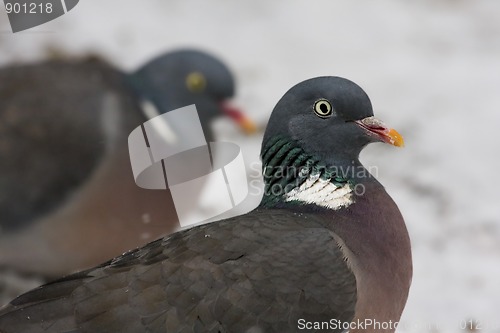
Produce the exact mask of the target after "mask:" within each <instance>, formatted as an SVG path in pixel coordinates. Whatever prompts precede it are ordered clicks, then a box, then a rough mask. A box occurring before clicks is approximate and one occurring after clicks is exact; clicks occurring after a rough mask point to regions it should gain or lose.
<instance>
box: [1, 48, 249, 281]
mask: <svg viewBox="0 0 500 333" xmlns="http://www.w3.org/2000/svg"><path fill="white" fill-rule="evenodd" d="M234 91H235V83H234V79H233V76H232V74H231V73H230V71H229V69H228V68H227V67H226V66H225V65H224V64H223V63H222V62H220V61H219V60H218V59H216V58H214V57H213V56H211V55H209V54H207V53H205V52H201V51H197V50H191V49H185V50H179V51H174V52H170V53H167V54H164V55H161V56H159V57H157V58H155V59H153V60H152V61H150V62H148V63H147V64H146V65H144V66H143V67H141V68H140V69H139V70H137V71H136V72H134V73H132V74H126V73H123V72H121V71H119V70H117V69H115V68H114V67H113V66H111V65H109V64H108V63H106V62H105V61H103V60H100V59H97V58H88V59H84V60H78V61H77V60H73V61H70V60H54V61H46V62H42V63H38V64H33V65H21V66H18V65H14V66H9V67H5V68H3V69H0V161H1V162H0V228H1V232H0V267H1V268H6V267H7V268H13V269H15V270H16V271H20V272H27V273H36V274H40V275H43V276H59V275H64V274H68V273H70V272H72V271H75V270H77V269H82V268H85V267H91V266H93V265H96V264H98V263H99V262H102V261H104V260H106V259H109V258H111V257H113V256H116V255H119V254H121V253H123V252H125V251H127V250H129V249H132V248H135V247H137V246H140V245H143V244H145V243H147V242H148V241H151V240H153V239H156V238H158V237H159V236H161V235H165V234H167V233H169V232H171V231H173V230H175V229H176V228H177V227H178V226H179V225H178V220H177V216H176V212H175V207H174V205H173V202H172V199H171V197H170V195H169V192H168V191H161V190H157V191H152V190H145V189H141V188H139V187H138V186H137V185H136V184H135V183H134V179H133V175H132V171H131V166H130V157H129V152H128V146H127V137H128V135H129V134H130V132H131V131H132V130H133V129H134V128H136V127H137V126H140V125H141V124H142V123H143V122H144V121H146V120H147V119H149V118H151V117H154V116H156V115H158V114H161V113H165V112H168V111H170V110H174V109H176V108H179V107H182V106H186V105H189V104H196V106H197V109H198V114H199V117H200V121H201V124H202V128H203V130H204V133H205V137H206V139H207V141H213V139H214V134H213V131H212V128H211V123H212V121H213V120H214V119H216V118H217V117H220V116H224V115H226V116H229V117H231V118H233V119H234V120H235V121H236V122H237V123H238V124H239V125H241V128H242V129H243V130H244V131H246V132H248V133H250V132H253V131H254V130H255V128H254V126H253V124H252V123H251V121H249V120H248V118H246V117H245V116H244V115H243V114H241V113H239V111H238V110H237V109H235V108H234V107H231V106H229V105H228V104H227V103H226V100H227V99H229V98H231V97H232V96H233V94H234ZM170 130H171V132H172V133H170V134H171V135H176V136H177V138H176V139H177V140H187V139H188V138H189V135H190V133H189V132H186V131H184V132H182V131H179V130H176V128H171V129H170ZM200 190H201V189H200ZM191 199H192V201H193V205H195V204H196V198H191Z"/></svg>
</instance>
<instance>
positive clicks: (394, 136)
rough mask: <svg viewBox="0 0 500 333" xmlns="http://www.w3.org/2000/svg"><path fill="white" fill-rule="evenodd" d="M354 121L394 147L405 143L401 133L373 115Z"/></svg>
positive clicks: (402, 145)
mask: <svg viewBox="0 0 500 333" xmlns="http://www.w3.org/2000/svg"><path fill="white" fill-rule="evenodd" d="M355 123H356V124H357V125H358V126H360V127H361V128H363V129H365V130H366V131H367V132H368V133H370V134H371V135H374V136H376V137H377V138H378V139H380V140H381V141H383V142H386V143H389V144H391V145H393V146H396V147H404V145H405V142H404V140H403V137H402V136H401V134H399V133H398V132H397V131H396V130H395V129H393V128H389V127H387V126H386V125H385V124H384V123H383V122H381V121H380V120H378V119H377V118H375V117H367V118H364V119H361V120H356V121H355Z"/></svg>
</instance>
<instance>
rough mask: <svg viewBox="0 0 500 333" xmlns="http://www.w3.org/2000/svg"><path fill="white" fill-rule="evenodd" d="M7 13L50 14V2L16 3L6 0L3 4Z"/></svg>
mask: <svg viewBox="0 0 500 333" xmlns="http://www.w3.org/2000/svg"><path fill="white" fill-rule="evenodd" d="M5 10H6V11H7V14H11V13H14V14H50V13H52V3H50V2H47V3H34V2H31V3H23V4H20V3H17V2H13V3H10V2H7V3H6V4H5Z"/></svg>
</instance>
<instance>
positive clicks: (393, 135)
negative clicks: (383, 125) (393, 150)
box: [387, 128, 405, 148]
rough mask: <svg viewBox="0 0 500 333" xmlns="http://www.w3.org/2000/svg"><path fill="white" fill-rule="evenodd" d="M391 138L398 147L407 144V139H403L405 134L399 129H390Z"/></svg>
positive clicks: (392, 142) (389, 135)
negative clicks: (399, 131) (400, 132)
mask: <svg viewBox="0 0 500 333" xmlns="http://www.w3.org/2000/svg"><path fill="white" fill-rule="evenodd" d="M387 135H388V137H389V139H390V143H391V144H392V145H394V146H396V147H401V148H403V147H404V146H405V141H404V139H403V136H402V135H401V134H399V133H398V131H396V130H395V129H393V128H392V129H390V130H389V133H388V134H387Z"/></svg>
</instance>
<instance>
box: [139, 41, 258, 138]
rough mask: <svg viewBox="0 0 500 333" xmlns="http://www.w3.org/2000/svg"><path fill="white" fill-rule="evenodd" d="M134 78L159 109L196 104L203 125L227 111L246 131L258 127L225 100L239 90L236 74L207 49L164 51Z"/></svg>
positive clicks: (144, 95) (142, 91) (160, 110)
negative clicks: (236, 86) (236, 83)
mask: <svg viewBox="0 0 500 333" xmlns="http://www.w3.org/2000/svg"><path fill="white" fill-rule="evenodd" d="M132 78H133V79H132V81H133V84H134V86H135V87H137V88H138V90H139V92H140V94H141V95H142V96H143V97H145V98H146V99H148V100H150V101H151V102H153V104H154V105H155V106H156V108H157V109H158V111H159V113H165V112H168V111H171V110H174V109H177V108H180V107H183V106H186V105H190V104H196V107H197V110H198V114H199V116H200V120H201V122H202V125H203V126H208V125H209V124H210V121H211V120H213V119H214V118H216V117H218V116H222V115H227V116H229V117H231V118H232V119H234V120H235V121H237V123H238V124H239V125H240V126H241V127H242V128H243V129H244V130H245V131H247V132H251V131H254V130H255V128H254V127H253V124H252V123H251V122H250V121H249V120H248V119H247V118H246V117H244V116H243V115H242V114H241V113H239V111H237V110H236V109H234V108H232V107H229V105H228V104H227V103H225V100H226V99H228V98H230V97H232V96H233V95H234V92H235V82H234V78H233V75H232V74H231V72H230V71H229V69H228V68H227V67H226V66H225V65H224V64H223V63H222V62H221V61H219V60H218V59H216V58H215V57H213V56H211V55H209V54H207V53H205V52H201V51H197V50H189V49H185V50H179V51H174V52H170V53H166V54H163V55H161V56H159V57H157V58H155V59H153V60H151V61H150V62H148V63H147V64H146V65H144V66H143V67H141V68H140V69H139V70H138V71H137V72H136V73H134V75H133V76H132ZM204 130H205V131H206V130H207V129H206V128H204Z"/></svg>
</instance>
